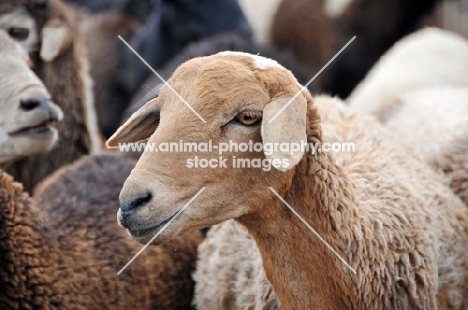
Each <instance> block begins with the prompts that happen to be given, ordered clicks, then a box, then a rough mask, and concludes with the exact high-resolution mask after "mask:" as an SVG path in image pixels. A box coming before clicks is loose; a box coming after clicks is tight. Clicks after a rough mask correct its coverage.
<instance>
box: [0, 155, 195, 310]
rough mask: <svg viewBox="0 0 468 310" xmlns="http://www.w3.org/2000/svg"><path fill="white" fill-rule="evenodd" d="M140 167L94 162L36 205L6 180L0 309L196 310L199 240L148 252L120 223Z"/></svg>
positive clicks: (82, 164)
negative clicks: (124, 197) (118, 213)
mask: <svg viewBox="0 0 468 310" xmlns="http://www.w3.org/2000/svg"><path fill="white" fill-rule="evenodd" d="M133 166H134V163H133V162H131V161H127V160H124V159H122V158H120V157H116V156H112V155H102V156H89V157H85V158H83V159H81V160H80V161H78V162H77V163H76V164H74V165H72V166H68V167H64V168H63V169H61V170H60V171H58V172H57V173H55V174H54V175H52V176H51V177H49V178H48V179H47V180H46V181H45V182H44V184H42V185H41V186H40V190H39V192H38V193H37V199H36V200H34V202H33V201H31V199H30V198H29V197H28V195H27V194H26V193H24V192H23V188H22V186H21V185H20V184H18V183H15V182H14V181H13V180H12V178H11V177H10V176H8V175H7V174H4V175H3V177H2V178H1V179H0V205H1V206H2V212H1V213H0V236H2V237H1V239H0V281H1V282H2V289H1V290H0V308H1V309H86V310H89V309H96V310H97V309H167V310H173V309H191V307H190V302H191V299H192V296H193V286H194V283H193V280H192V279H191V273H192V271H193V270H194V267H195V259H196V252H197V245H198V243H199V242H200V241H201V234H200V233H199V232H194V233H190V234H188V235H186V236H183V237H181V238H178V239H176V240H174V242H169V243H166V244H164V245H161V246H152V247H149V248H147V249H146V250H145V251H144V252H143V253H142V254H141V255H140V256H139V257H138V258H137V259H136V260H135V261H134V262H133V263H132V264H131V265H130V266H129V267H128V268H127V270H125V271H124V272H123V273H122V274H121V275H120V276H118V275H117V271H118V270H119V269H120V268H121V267H123V266H124V265H125V264H126V263H127V261H129V259H130V258H131V257H132V255H134V254H135V253H136V252H137V251H138V250H139V249H140V248H141V246H140V245H139V244H138V243H136V242H135V241H133V240H131V239H130V238H128V236H127V235H126V233H125V232H124V231H123V230H121V229H119V228H118V226H117V225H116V223H115V210H116V209H117V208H118V200H117V195H118V192H119V190H120V188H121V187H122V184H123V182H124V180H125V178H126V177H127V176H128V174H129V173H130V171H131V169H132V168H133Z"/></svg>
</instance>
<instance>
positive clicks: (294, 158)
mask: <svg viewBox="0 0 468 310" xmlns="http://www.w3.org/2000/svg"><path fill="white" fill-rule="evenodd" d="M289 102H290V103H289ZM288 103H289V105H288V106H287V107H286V108H285V109H284V110H283V111H282V109H283V108H284V107H285V106H286V105H287V104H288ZM278 113H279V114H278ZM274 117H275V119H273V118H274ZM272 119H273V120H272ZM270 121H271V122H270ZM306 123H307V100H306V99H305V98H304V96H302V95H301V94H299V95H298V96H297V97H296V98H294V97H292V96H291V97H289V96H288V97H280V98H278V99H274V100H273V101H272V102H270V103H269V104H267V105H266V106H265V108H264V109H263V120H262V139H263V144H264V145H265V144H267V143H279V144H277V145H278V146H281V145H280V144H281V143H287V144H288V145H287V146H288V150H287V151H286V150H285V149H284V148H283V150H284V151H281V147H278V148H277V149H276V151H274V152H272V153H271V154H269V153H265V156H266V157H267V158H268V159H271V160H272V161H273V160H275V159H279V160H280V161H281V163H282V165H273V166H274V167H275V168H277V169H278V170H280V171H283V172H285V171H287V170H289V169H292V168H293V167H294V166H296V165H297V164H298V163H299V162H300V161H301V159H302V157H303V156H304V151H305V148H303V147H302V143H306V142H307V127H306V126H307V125H306ZM294 144H295V145H298V146H301V147H300V150H294V151H291V148H292V146H293V145H294ZM271 145H274V144H271ZM276 162H278V160H276ZM285 163H286V164H287V165H285Z"/></svg>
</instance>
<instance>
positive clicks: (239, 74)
mask: <svg viewBox="0 0 468 310" xmlns="http://www.w3.org/2000/svg"><path fill="white" fill-rule="evenodd" d="M169 85H170V86H171V87H172V88H173V89H174V90H175V91H176V92H178V94H180V96H181V97H183V98H185V100H186V101H187V103H189V104H190V105H191V107H193V109H194V110H195V111H196V112H197V113H198V114H199V115H201V116H202V117H203V119H204V120H205V121H206V123H204V122H202V120H200V119H199V118H198V116H197V115H196V113H193V111H191V110H190V109H189V108H188V107H187V106H185V105H184V103H183V102H182V101H181V100H180V98H179V97H178V96H177V95H176V94H174V92H172V91H171V89H170V88H169V87H168V86H167V85H165V86H163V87H162V88H161V91H160V93H159V96H158V97H157V98H155V99H153V100H151V101H149V102H148V103H147V104H146V105H145V106H143V107H142V108H141V109H140V110H139V111H137V112H135V113H134V114H133V115H132V117H131V118H130V119H129V120H128V121H127V122H126V123H125V124H124V125H123V126H122V127H121V128H120V129H119V130H118V131H117V132H116V133H115V134H114V135H113V136H112V137H111V138H110V139H109V140H108V142H107V145H108V146H109V147H117V146H119V144H120V143H134V142H137V141H141V140H145V139H148V138H149V140H148V145H151V146H155V147H157V148H158V150H159V151H158V152H156V151H146V152H144V154H143V155H142V156H141V158H140V160H139V162H138V164H137V165H136V167H135V169H134V170H133V171H132V173H131V175H130V176H129V177H128V179H127V181H126V182H125V185H124V187H123V189H122V191H121V193H120V203H121V208H120V210H119V211H118V221H119V223H120V225H121V226H123V227H125V228H127V229H128V232H129V234H130V236H131V237H132V238H134V239H135V240H137V241H140V242H147V241H148V240H150V239H151V238H152V237H153V236H154V235H155V234H156V233H157V232H158V231H159V230H160V229H161V227H162V226H163V225H164V224H165V223H167V222H168V221H169V220H170V219H171V218H172V217H173V216H174V215H175V214H176V213H177V212H178V211H179V210H181V208H183V207H184V206H185V205H186V204H187V202H188V201H189V200H190V199H191V198H192V197H193V196H194V195H195V194H197V192H199V191H200V189H202V188H203V187H206V190H205V191H203V193H202V194H201V195H200V196H199V197H197V198H196V199H195V200H194V201H192V202H191V204H190V206H189V207H188V208H187V209H185V211H184V212H183V213H181V214H180V216H178V217H177V218H176V219H175V220H174V221H173V223H172V224H171V225H170V226H169V227H168V228H167V229H165V230H164V232H162V233H161V234H160V235H159V237H158V238H157V239H156V240H155V242H157V243H161V242H164V241H167V240H169V239H172V238H174V237H175V236H177V235H178V234H180V233H183V232H184V231H186V230H189V229H194V228H201V227H206V226H210V225H214V224H218V223H220V222H222V221H225V220H228V219H232V218H238V217H241V216H243V215H247V214H249V213H252V212H257V211H259V210H258V209H259V208H262V207H263V206H265V205H268V201H271V200H272V199H274V195H273V194H272V192H271V191H270V190H269V188H268V187H269V186H272V187H274V188H276V189H278V190H279V191H280V193H281V192H285V191H286V190H287V188H288V187H289V186H290V184H291V182H292V179H293V176H294V174H295V170H296V168H295V167H296V165H297V164H298V163H299V162H300V161H301V159H302V158H303V156H304V151H303V150H302V151H301V150H298V151H296V152H288V151H281V150H279V149H277V150H276V151H274V150H271V149H270V150H271V152H270V151H267V150H266V145H267V144H268V143H292V142H295V143H298V142H300V141H304V142H305V141H307V140H308V139H307V137H308V133H309V134H310V130H311V129H310V128H309V127H310V126H311V125H310V120H308V119H307V118H308V114H309V117H310V113H311V110H312V111H315V107H313V105H312V97H311V96H310V94H309V93H308V92H307V91H305V90H302V91H301V86H300V85H299V84H298V83H297V81H296V79H295V78H294V77H293V75H292V74H291V73H290V72H289V71H288V70H286V69H284V68H283V67H281V66H280V65H279V64H278V63H276V62H275V61H273V60H270V59H266V58H263V57H260V56H253V55H250V54H245V53H233V52H224V53H219V54H216V55H213V56H209V57H200V58H195V59H192V60H190V61H188V62H186V63H185V64H183V65H181V66H180V67H179V68H178V69H177V70H176V72H175V73H174V75H173V77H172V78H171V79H170V81H169ZM288 103H289V105H288V106H286V105H287V104H288ZM283 108H285V109H284V111H282V112H281V110H282V109H283ZM278 113H280V114H278ZM312 113H313V115H314V117H315V118H317V114H316V113H315V112H312ZM276 114H278V116H277V117H276V119H274V120H273V121H272V122H271V123H270V122H269V121H270V120H272V118H273V117H274V116H275V115H276ZM313 123H314V124H313V126H315V127H318V126H319V125H318V123H319V122H316V120H314V122H313ZM316 132H319V130H317V131H316ZM210 141H211V144H212V145H215V146H218V149H216V148H215V147H213V148H212V149H211V150H207V152H200V151H199V152H194V151H193V150H194V148H193V149H191V150H189V149H188V147H187V148H185V146H186V145H187V144H186V143H197V144H198V145H199V146H200V143H206V145H209V144H210ZM171 142H172V143H175V144H179V146H181V145H182V144H181V143H184V145H183V147H184V148H185V149H184V151H183V152H180V148H179V151H178V152H161V149H162V148H161V147H162V146H163V145H166V146H167V145H169V143H171ZM236 143H237V145H239V146H240V144H241V143H245V144H250V145H252V148H250V149H249V150H247V151H245V152H243V151H242V150H240V149H236V148H235V147H232V148H231V149H228V150H225V152H223V153H222V154H221V155H220V154H219V150H220V148H221V145H223V144H224V145H223V146H224V147H225V146H226V144H228V145H233V144H236ZM262 144H263V148H264V150H259V149H258V148H255V146H259V145H262ZM244 146H245V145H244ZM270 146H271V144H270ZM197 157H198V158H199V159H206V160H207V161H206V162H209V163H210V164H212V165H211V166H208V167H206V168H203V167H202V166H201V161H200V166H199V167H198V168H197V167H196V166H195V161H196V158H197ZM239 159H242V160H246V161H248V162H249V163H250V164H251V168H250V169H248V168H238V167H234V166H233V165H234V164H236V166H238V165H237V164H239V162H238V160H239ZM223 160H225V161H224V164H225V165H222V164H221V163H222V162H223ZM254 162H256V163H257V165H256V167H253V166H254V165H253V163H254ZM268 162H270V164H272V166H271V167H270V169H268V167H267V166H266V165H264V164H265V163H268ZM190 163H191V164H192V165H190ZM260 163H261V166H259V164H260Z"/></svg>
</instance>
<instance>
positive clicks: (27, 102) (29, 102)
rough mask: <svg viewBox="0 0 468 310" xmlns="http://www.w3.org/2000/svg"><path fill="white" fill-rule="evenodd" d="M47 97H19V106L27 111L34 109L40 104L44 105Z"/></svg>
mask: <svg viewBox="0 0 468 310" xmlns="http://www.w3.org/2000/svg"><path fill="white" fill-rule="evenodd" d="M48 101H49V99H46V98H26V99H21V104H20V107H21V109H22V110H24V111H26V112H28V111H31V110H34V109H35V108H37V107H39V106H40V105H46V104H47V102H48Z"/></svg>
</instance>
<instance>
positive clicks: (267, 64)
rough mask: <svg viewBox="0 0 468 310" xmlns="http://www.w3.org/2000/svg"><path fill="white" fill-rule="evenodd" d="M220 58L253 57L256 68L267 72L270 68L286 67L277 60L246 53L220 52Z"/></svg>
mask: <svg viewBox="0 0 468 310" xmlns="http://www.w3.org/2000/svg"><path fill="white" fill-rule="evenodd" d="M218 55H220V56H247V57H251V58H252V59H253V61H254V64H255V67H256V68H257V69H259V70H266V69H269V68H282V69H284V67H283V66H282V65H280V64H279V63H278V62H277V61H276V60H273V59H270V58H266V57H263V56H260V55H252V54H249V53H244V52H231V51H226V52H220V53H218Z"/></svg>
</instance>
